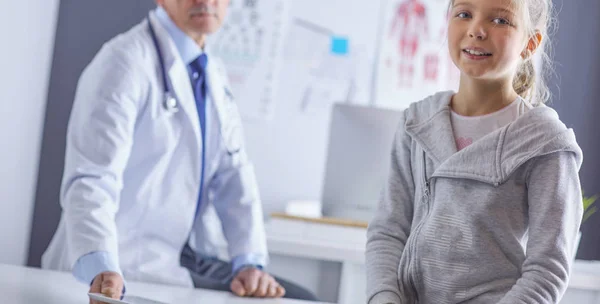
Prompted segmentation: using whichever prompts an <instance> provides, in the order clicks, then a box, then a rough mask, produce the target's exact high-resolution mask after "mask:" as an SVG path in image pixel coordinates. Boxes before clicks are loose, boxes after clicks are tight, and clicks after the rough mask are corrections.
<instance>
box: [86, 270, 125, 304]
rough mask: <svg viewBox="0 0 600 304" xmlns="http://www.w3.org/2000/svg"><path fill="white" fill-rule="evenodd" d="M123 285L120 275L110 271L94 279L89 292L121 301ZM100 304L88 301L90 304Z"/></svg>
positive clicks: (99, 303)
mask: <svg viewBox="0 0 600 304" xmlns="http://www.w3.org/2000/svg"><path fill="white" fill-rule="evenodd" d="M123 285H124V282H123V278H122V277H121V275H120V274H118V273H116V272H112V271H106V272H103V273H101V274H99V275H97V276H96V277H95V278H94V281H93V282H92V286H91V287H90V292H93V293H101V294H103V295H105V296H107V297H109V298H112V299H117V300H118V299H121V295H122V293H123ZM101 303H103V302H98V301H94V300H90V304H101Z"/></svg>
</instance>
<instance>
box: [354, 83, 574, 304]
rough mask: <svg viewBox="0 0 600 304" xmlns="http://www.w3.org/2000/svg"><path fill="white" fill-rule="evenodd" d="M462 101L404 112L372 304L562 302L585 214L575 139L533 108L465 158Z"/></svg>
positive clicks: (379, 231) (374, 245)
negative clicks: (458, 113) (457, 111)
mask: <svg viewBox="0 0 600 304" xmlns="http://www.w3.org/2000/svg"><path fill="white" fill-rule="evenodd" d="M453 94H454V93H453V92H442V93H438V94H436V95H434V96H431V97H429V98H427V99H425V100H423V101H421V102H418V103H414V104H412V105H411V106H410V107H409V108H408V109H407V110H406V111H404V115H403V116H404V117H403V119H402V120H401V122H400V126H399V128H398V130H397V132H396V136H395V140H394V146H393V151H392V162H391V169H390V176H389V182H388V185H387V187H386V189H385V190H384V192H383V195H382V200H381V202H380V205H379V209H378V211H377V213H376V215H375V217H374V219H373V220H372V221H371V223H370V224H369V229H368V240H367V252H366V261H367V264H366V267H367V298H368V301H369V303H370V304H380V303H403V304H406V303H411V304H412V303H420V304H429V303H432V304H444V303H452V304H454V303H486V304H488V303H503V304H504V303H506V304H508V303H510V304H514V303H558V301H559V300H560V298H561V297H562V295H563V293H564V292H565V290H566V288H567V282H568V277H569V273H570V268H571V263H572V261H573V249H574V243H575V239H576V236H577V232H578V230H579V225H580V223H581V216H582V212H583V210H582V209H583V208H582V202H581V200H582V196H581V189H580V183H579V177H578V171H579V168H580V167H581V163H582V158H583V157H582V152H581V149H580V148H579V146H578V145H577V143H576V141H575V135H574V133H573V131H572V130H570V129H567V128H566V127H565V125H564V124H563V123H561V122H560V120H559V118H558V115H557V114H556V112H555V111H554V110H552V109H550V108H549V107H546V106H543V105H542V106H538V107H533V106H531V105H530V104H529V103H523V106H522V108H521V111H522V113H523V114H522V115H521V116H520V117H519V118H518V119H517V120H516V121H514V122H512V123H510V124H508V125H507V126H505V127H503V128H501V129H498V130H496V131H494V132H492V133H490V134H488V135H486V136H484V137H483V138H481V139H479V140H478V141H476V142H475V143H473V144H472V145H470V146H468V147H467V148H465V149H463V150H461V151H459V152H457V149H456V144H455V141H454V137H453V134H452V126H451V124H450V108H449V106H448V105H449V103H450V99H451V97H452V95H453ZM527 239H528V240H529V241H527Z"/></svg>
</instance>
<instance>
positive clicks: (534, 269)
mask: <svg viewBox="0 0 600 304" xmlns="http://www.w3.org/2000/svg"><path fill="white" fill-rule="evenodd" d="M578 171H579V165H578V164H577V161H576V156H575V154H574V153H572V152H556V153H552V154H550V155H546V156H541V157H539V158H537V159H536V160H534V163H532V166H531V169H530V173H529V176H528V178H527V187H528V201H529V241H528V243H527V255H526V258H525V261H524V262H523V265H522V268H521V278H520V279H519V280H517V283H516V284H515V285H514V286H513V287H512V289H511V290H510V291H509V292H508V293H507V294H506V295H505V296H504V298H502V300H501V301H500V302H499V303H501V304H508V303H511V304H514V303H558V301H559V300H560V299H561V297H562V295H563V294H564V292H565V291H566V289H567V284H568V278H569V274H570V270H571V264H572V263H573V260H574V256H575V252H573V251H574V249H575V248H574V246H575V240H576V237H577V233H578V231H579V225H580V224H581V217H582V213H583V206H582V193H581V186H580V183H579V175H578Z"/></svg>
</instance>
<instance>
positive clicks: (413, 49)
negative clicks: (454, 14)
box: [374, 0, 459, 109]
mask: <svg viewBox="0 0 600 304" xmlns="http://www.w3.org/2000/svg"><path fill="white" fill-rule="evenodd" d="M447 10H448V2H447V0H387V1H386V4H385V7H384V8H383V11H382V12H383V14H382V15H383V17H382V20H383V23H382V25H381V27H382V28H381V31H380V33H381V36H380V37H379V39H380V44H379V56H378V60H377V62H376V72H375V74H376V82H375V86H374V90H375V94H374V95H375V96H376V102H375V103H376V104H377V106H381V107H386V108H396V109H403V108H406V107H408V105H409V104H410V103H413V102H415V101H419V100H421V99H423V98H424V97H426V96H428V95H431V94H433V93H435V92H437V91H441V90H449V89H453V90H456V89H457V88H458V82H459V71H458V69H457V68H456V67H455V66H454V64H453V62H452V60H451V59H450V57H449V53H448V47H447V31H446V27H447V20H448V19H447V18H448V17H447V16H448V12H447Z"/></svg>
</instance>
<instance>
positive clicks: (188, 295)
mask: <svg viewBox="0 0 600 304" xmlns="http://www.w3.org/2000/svg"><path fill="white" fill-rule="evenodd" d="M88 289H89V286H86V285H85V284H81V283H79V282H78V281H77V280H75V278H74V277H73V276H72V275H71V274H70V273H63V272H54V271H47V270H40V269H34V268H26V267H20V266H10V265H0V302H1V303H11V304H40V303H43V304H83V303H89V300H88V296H87V291H88ZM127 293H128V294H131V295H135V296H143V297H144V298H148V299H151V300H155V301H161V302H165V303H177V304H207V303H210V304H258V303H265V304H305V303H306V304H307V303H314V302H305V301H297V300H288V299H269V300H265V299H251V298H239V297H236V296H234V295H233V294H231V293H228V292H220V291H212V290H203V289H191V288H184V287H172V286H163V285H155V284H146V283H136V282H127ZM321 304H323V303H321Z"/></svg>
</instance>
